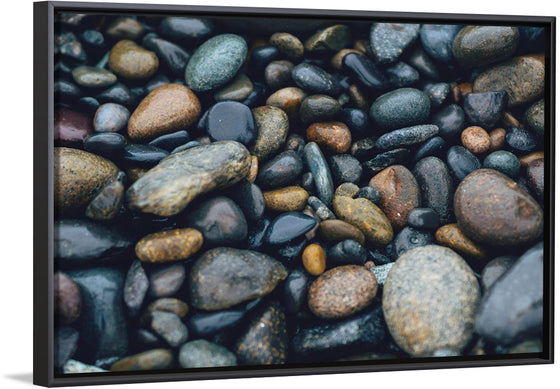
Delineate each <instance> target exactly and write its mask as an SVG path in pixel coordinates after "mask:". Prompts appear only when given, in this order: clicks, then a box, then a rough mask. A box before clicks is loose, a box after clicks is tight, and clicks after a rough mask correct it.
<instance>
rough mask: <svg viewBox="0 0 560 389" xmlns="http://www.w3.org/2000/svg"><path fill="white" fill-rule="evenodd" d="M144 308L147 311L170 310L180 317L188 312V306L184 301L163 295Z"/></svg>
mask: <svg viewBox="0 0 560 389" xmlns="http://www.w3.org/2000/svg"><path fill="white" fill-rule="evenodd" d="M146 309H147V311H148V312H153V311H164V312H171V313H174V314H175V315H177V316H179V317H180V318H181V319H182V318H184V317H185V316H187V313H189V306H188V305H187V304H186V303H185V302H183V301H181V300H179V299H176V298H173V297H163V298H160V299H157V300H155V301H154V302H152V303H151V304H150V305H148V308H146Z"/></svg>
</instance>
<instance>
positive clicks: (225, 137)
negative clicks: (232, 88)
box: [206, 101, 257, 145]
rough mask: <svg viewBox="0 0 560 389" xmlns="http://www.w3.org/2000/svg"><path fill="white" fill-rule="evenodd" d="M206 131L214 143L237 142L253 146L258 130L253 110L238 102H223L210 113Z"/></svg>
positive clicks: (213, 107) (216, 105)
mask: <svg viewBox="0 0 560 389" xmlns="http://www.w3.org/2000/svg"><path fill="white" fill-rule="evenodd" d="M206 130H207V132H208V135H209V136H210V139H212V140H213V141H236V142H239V143H242V144H244V145H249V144H251V143H252V142H253V141H254V140H255V138H256V136H257V129H256V126H255V120H254V118H253V113H252V112H251V109H250V108H249V107H247V106H246V105H245V104H241V103H239V102H237V101H223V102H220V103H217V104H215V105H214V106H212V108H210V110H209V111H208V117H207V118H206Z"/></svg>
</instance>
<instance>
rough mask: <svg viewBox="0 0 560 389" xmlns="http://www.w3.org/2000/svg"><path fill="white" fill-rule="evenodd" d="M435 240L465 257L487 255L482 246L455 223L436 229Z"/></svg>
mask: <svg viewBox="0 0 560 389" xmlns="http://www.w3.org/2000/svg"><path fill="white" fill-rule="evenodd" d="M436 242H438V243H439V244H441V245H442V246H447V247H449V248H451V249H453V250H455V251H456V252H457V253H459V254H462V255H465V256H466V257H470V258H473V259H479V260H480V259H486V257H487V254H486V251H485V250H484V248H483V247H480V246H479V245H478V244H476V243H475V242H473V241H472V240H470V239H469V238H468V237H467V236H466V235H465V234H464V232H463V231H461V229H460V228H459V225H458V224H457V223H454V224H447V225H445V226H441V227H440V228H439V229H438V230H437V231H436Z"/></svg>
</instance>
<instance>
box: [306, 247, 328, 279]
mask: <svg viewBox="0 0 560 389" xmlns="http://www.w3.org/2000/svg"><path fill="white" fill-rule="evenodd" d="M301 261H302V263H303V267H304V268H305V270H307V272H308V273H309V274H311V275H313V276H318V275H320V274H322V273H323V272H324V271H325V269H326V268H327V257H326V255H325V250H323V248H322V247H321V245H319V244H317V243H312V244H310V245H308V246H307V247H306V248H305V249H304V250H303V254H302V255H301Z"/></svg>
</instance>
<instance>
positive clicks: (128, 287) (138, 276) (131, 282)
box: [123, 261, 150, 316]
mask: <svg viewBox="0 0 560 389" xmlns="http://www.w3.org/2000/svg"><path fill="white" fill-rule="evenodd" d="M149 287H150V283H149V280H148V276H147V274H146V271H145V270H144V268H143V267H142V263H141V262H140V261H134V262H132V265H131V266H130V268H129V269H128V272H127V273H126V278H125V280H124V291H123V300H124V303H125V305H126V307H127V308H128V311H129V312H130V314H131V315H132V316H134V315H136V314H138V312H140V308H141V307H142V304H143V303H144V298H145V297H146V294H147V292H148V288H149Z"/></svg>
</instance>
